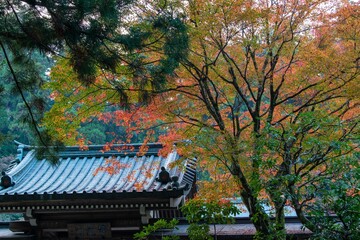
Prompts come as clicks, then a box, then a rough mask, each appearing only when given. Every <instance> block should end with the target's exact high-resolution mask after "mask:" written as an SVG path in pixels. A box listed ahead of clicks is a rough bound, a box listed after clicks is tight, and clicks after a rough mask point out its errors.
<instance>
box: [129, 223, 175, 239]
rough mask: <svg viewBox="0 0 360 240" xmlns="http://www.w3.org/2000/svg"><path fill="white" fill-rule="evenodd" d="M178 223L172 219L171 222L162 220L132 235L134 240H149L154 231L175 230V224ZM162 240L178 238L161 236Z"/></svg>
mask: <svg viewBox="0 0 360 240" xmlns="http://www.w3.org/2000/svg"><path fill="white" fill-rule="evenodd" d="M178 223H179V221H178V220H176V219H172V220H171V221H166V220H164V219H160V220H158V221H156V222H155V223H154V224H149V225H148V226H145V227H144V228H143V230H142V231H141V232H138V233H135V234H134V239H137V240H145V239H151V234H152V233H154V232H156V231H159V230H160V231H161V230H162V229H176V224H178ZM161 239H162V240H178V239H180V237H179V236H162V238H161Z"/></svg>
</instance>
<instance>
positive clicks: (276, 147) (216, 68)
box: [48, 0, 360, 239]
mask: <svg viewBox="0 0 360 240" xmlns="http://www.w3.org/2000/svg"><path fill="white" fill-rule="evenodd" d="M176 7H177V8H178V9H179V10H178V11H179V12H182V13H185V14H186V16H187V18H186V19H187V21H188V29H189V39H190V53H189V55H188V57H187V58H186V59H185V58H182V59H180V63H181V67H180V69H178V70H176V71H175V74H176V75H175V76H173V77H166V78H164V80H165V81H166V85H165V86H166V88H165V89H161V90H155V91H153V89H147V88H146V87H145V88H143V87H140V85H134V84H132V83H129V81H124V82H121V84H124V85H122V87H123V88H121V89H122V90H124V91H128V92H130V93H132V94H130V95H129V98H128V99H126V100H127V102H128V103H130V104H128V105H127V106H125V105H122V104H120V105H119V104H118V103H119V102H120V103H122V102H123V100H124V99H119V95H116V94H112V93H114V91H115V90H116V88H115V89H114V88H113V87H112V86H110V87H109V85H108V84H109V81H108V79H112V78H114V79H121V78H120V77H121V74H118V75H117V74H116V73H111V74H110V73H108V72H102V73H101V74H98V77H97V78H96V81H95V82H94V83H95V84H94V85H93V87H95V89H96V91H95V90H94V89H91V88H87V90H85V89H81V91H77V90H76V89H78V88H77V87H76V86H69V88H68V89H65V91H64V92H61V90H60V88H58V87H56V84H62V83H61V80H62V81H65V82H68V83H72V80H69V78H68V77H65V76H63V75H62V76H59V75H58V74H61V73H62V74H63V73H64V71H63V70H61V69H60V70H59V69H57V68H61V67H65V68H66V69H68V67H67V66H69V64H67V63H60V64H58V66H57V68H55V69H54V70H53V78H54V84H55V85H54V86H55V87H53V89H54V90H56V91H55V92H54V94H55V95H54V99H55V101H58V102H59V105H57V106H59V108H58V110H57V108H56V107H55V108H54V109H53V110H52V111H51V112H50V113H49V115H48V116H51V114H54V115H53V116H56V115H57V114H60V116H61V118H59V119H58V120H59V123H51V124H52V125H51V126H50V127H52V128H53V129H54V131H53V132H54V134H58V133H61V135H62V137H64V136H67V137H69V136H68V135H67V134H69V132H65V131H63V130H64V129H61V128H60V127H61V126H63V125H62V124H63V123H64V122H67V123H68V124H69V126H75V127H73V128H70V127H69V128H67V130H69V129H71V130H72V132H70V133H71V134H70V138H69V139H72V140H73V141H76V140H79V136H78V135H77V131H76V129H77V128H78V126H79V124H80V122H81V121H86V120H87V119H88V118H89V117H93V116H95V114H96V116H97V118H98V119H100V120H102V121H104V122H110V121H111V122H115V123H116V124H118V125H119V126H120V125H122V126H126V129H127V131H126V132H127V134H129V136H128V138H127V139H128V141H130V140H129V139H131V135H132V134H134V133H137V132H138V131H140V130H147V138H146V140H145V142H146V141H150V140H154V129H155V126H157V127H161V128H162V129H163V130H165V131H167V134H165V135H163V136H160V137H159V141H161V142H163V143H164V144H165V149H164V151H166V150H169V148H171V146H172V143H173V142H177V150H178V151H179V153H180V154H182V155H183V156H184V157H198V158H199V164H200V166H201V167H202V168H203V169H206V171H207V172H208V177H209V179H211V180H212V181H210V182H203V183H201V184H202V188H201V189H203V190H205V191H200V193H199V194H201V195H203V197H205V198H208V199H212V198H215V199H216V198H218V196H219V195H220V196H223V197H227V196H236V197H241V199H242V201H243V204H244V206H245V208H246V209H247V211H248V212H249V214H250V217H251V220H252V222H253V224H254V226H255V228H256V230H257V237H259V238H261V239H284V238H285V236H286V232H285V206H286V205H290V206H292V207H293V208H294V210H295V212H296V214H297V216H298V218H299V219H300V221H301V222H302V223H303V224H304V225H305V226H306V227H308V228H309V229H310V230H312V231H314V232H316V231H317V226H316V223H314V222H313V221H311V219H309V218H308V217H307V216H308V215H307V214H308V213H309V210H310V209H311V208H312V207H314V206H315V205H314V204H316V203H317V202H318V201H320V200H321V196H320V195H321V194H320V195H318V189H319V188H321V186H322V184H323V183H324V181H327V180H331V179H333V180H334V181H336V180H337V179H341V178H342V177H343V176H342V174H343V173H344V172H347V171H348V169H349V168H356V167H358V162H357V161H354V159H356V156H354V153H356V151H358V142H359V139H358V136H359V126H358V122H359V116H358V114H357V112H358V111H359V96H358V90H359V69H360V68H359V59H360V58H359V57H360V55H359V53H360V52H359V40H360V32H359V30H358V29H359V17H360V15H359V14H360V13H359V10H360V8H359V6H358V5H357V4H353V3H349V2H347V1H311V0H304V1H282V2H279V1H265V0H264V1H230V0H213V1H188V2H187V4H184V5H182V6H180V5H177V6H176ZM152 57H153V58H156V55H155V56H151V57H150V59H152ZM109 76H110V77H111V78H109ZM114 76H116V77H114ZM59 80H60V81H59ZM110 83H111V82H110ZM125 86H126V87H125ZM101 90H105V91H101ZM95 92H96V93H95ZM139 92H145V93H146V94H151V95H153V97H152V99H151V101H148V102H147V104H146V105H143V104H140V103H139V102H138V98H137V95H138V94H139ZM136 99H137V100H136ZM66 104H70V106H68V107H65V108H64V106H66ZM77 104H78V105H77ZM107 104H113V105H116V104H117V106H118V107H119V108H118V109H117V110H116V111H106V109H105V108H104V105H107ZM74 105H76V108H74ZM69 107H71V109H72V110H73V111H74V112H73V113H66V111H65V109H69ZM77 107H78V108H77ZM82 109H86V112H87V114H81V115H79V112H81V110H82ZM56 111H58V112H56ZM78 115H79V116H84V118H83V119H81V118H78V117H77V116H78ZM49 119H54V117H50V118H49ZM49 122H50V121H49ZM59 126H60V127H59ZM184 139H188V140H189V141H182V140H184ZM116 141H117V140H114V142H116ZM190 146H191V147H190ZM214 185H215V186H216V187H214ZM350 187H351V188H353V191H355V193H352V194H355V195H353V196H355V197H357V196H358V192H356V191H358V190H356V186H354V185H353V186H350ZM209 188H213V189H215V190H216V192H214V191H209ZM349 191H350V190H349ZM265 204H268V205H271V206H272V207H273V209H274V211H273V214H269V213H268V212H266V211H265V210H264V205H265ZM270 215H271V216H272V215H273V216H274V219H272V218H271V216H270Z"/></svg>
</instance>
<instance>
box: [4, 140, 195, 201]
mask: <svg viewBox="0 0 360 240" xmlns="http://www.w3.org/2000/svg"><path fill="white" fill-rule="evenodd" d="M140 147H141V144H132V145H128V146H127V148H126V149H127V150H124V149H125V148H124V145H114V146H112V147H111V149H110V150H108V151H103V149H104V146H102V145H94V146H89V148H88V150H86V151H82V150H80V149H79V147H67V148H65V149H64V150H63V151H61V152H60V153H59V162H58V164H57V165H52V164H51V163H50V162H49V161H48V160H46V159H42V160H38V159H37V158H36V156H35V152H34V150H32V149H31V147H29V146H21V147H20V148H21V149H20V150H18V152H21V153H22V154H19V155H20V157H18V158H22V159H18V160H20V161H18V162H19V163H18V164H17V165H14V166H12V168H11V169H10V170H8V172H7V175H9V176H10V177H11V178H12V181H13V182H15V185H14V186H12V187H8V188H2V187H0V202H4V201H5V202H6V201H13V200H20V201H24V200H25V201H26V200H36V199H39V200H61V199H68V198H84V199H86V198H89V197H90V198H114V197H117V198H119V197H122V198H124V197H125V198H126V197H129V196H131V197H139V198H144V197H151V196H158V197H160V196H162V195H166V196H172V195H173V196H174V197H175V195H178V194H181V195H183V194H184V191H185V190H186V188H187V187H185V185H187V186H191V185H192V182H193V181H194V176H195V160H187V161H186V162H185V168H183V169H182V168H180V167H174V168H170V164H171V163H173V162H174V161H176V160H178V159H179V155H178V154H177V153H176V151H173V152H172V153H170V154H169V155H168V156H166V157H161V156H159V155H158V151H159V150H160V149H161V147H162V146H161V145H160V144H148V145H147V147H148V150H147V152H146V153H145V154H144V155H143V156H137V153H138V152H139V149H140ZM109 158H112V159H114V160H116V161H117V162H118V163H119V165H120V166H121V167H120V171H119V172H118V173H117V174H109V173H107V172H104V171H100V172H98V173H97V174H95V171H96V170H97V169H99V167H101V166H105V164H106V161H107V159H109ZM162 166H164V167H165V168H166V169H167V170H168V171H169V173H170V175H171V176H174V175H176V176H178V177H179V183H180V188H179V189H178V190H168V189H166V185H164V184H163V185H161V183H160V182H157V181H156V178H157V177H158V174H159V172H160V168H161V167H162ZM151 194H153V195H151ZM154 194H155V195H154ZM174 194H175V195H174Z"/></svg>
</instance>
